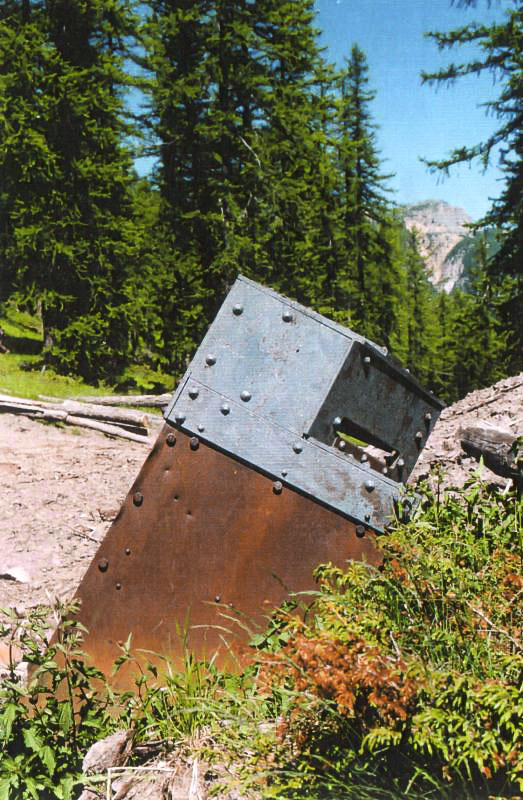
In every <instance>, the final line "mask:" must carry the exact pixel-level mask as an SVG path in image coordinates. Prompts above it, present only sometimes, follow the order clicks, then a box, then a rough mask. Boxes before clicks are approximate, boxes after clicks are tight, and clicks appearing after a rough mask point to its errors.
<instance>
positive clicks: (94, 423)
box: [0, 395, 163, 446]
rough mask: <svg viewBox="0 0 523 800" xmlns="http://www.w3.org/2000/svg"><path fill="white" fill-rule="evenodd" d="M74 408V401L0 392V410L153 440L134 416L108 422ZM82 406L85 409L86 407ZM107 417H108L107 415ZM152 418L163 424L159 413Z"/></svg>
mask: <svg viewBox="0 0 523 800" xmlns="http://www.w3.org/2000/svg"><path fill="white" fill-rule="evenodd" d="M78 405H80V404H78ZM74 408H76V405H74V406H69V409H68V408H67V407H65V404H64V403H50V404H48V405H45V404H44V403H42V402H40V401H38V400H26V399H25V398H19V397H10V396H8V395H0V412H4V413H9V414H23V415H24V416H27V417H30V418H31V419H39V420H46V421H49V422H63V423H65V424H67V425H75V426H76V427H80V428H92V429H93V430H98V431H101V432H102V433H106V434H108V435H110V436H119V437H120V438H123V439H129V440H131V441H133V442H140V443H142V444H146V445H149V446H150V445H151V444H152V443H153V441H154V437H152V436H149V435H148V432H147V428H146V427H144V426H143V424H140V425H137V424H136V423H135V421H134V420H133V421H129V420H127V421H125V422H124V421H123V420H122V419H120V420H119V421H115V424H110V422H107V421H101V420H99V419H93V418H91V417H89V416H80V415H79V414H71V413H70V412H71V410H74ZM82 410H83V411H84V412H85V410H86V409H82ZM116 410H117V411H120V412H121V411H122V410H121V409H116ZM104 413H105V414H106V417H107V416H108V414H109V412H108V410H107V408H104ZM127 413H129V412H127ZM131 413H132V412H131ZM138 415H139V412H138ZM139 416H140V415H139ZM146 416H147V417H148V418H150V417H151V415H146ZM143 417H144V415H141V419H142V420H143ZM108 418H109V420H110V417H108ZM153 419H154V423H153V425H152V426H151V427H154V428H156V427H160V426H161V425H162V424H163V421H162V419H161V417H158V422H157V421H156V418H153ZM129 428H131V430H129ZM133 429H134V430H133ZM142 431H143V432H142Z"/></svg>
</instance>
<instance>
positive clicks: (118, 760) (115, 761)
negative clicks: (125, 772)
mask: <svg viewBox="0 0 523 800" xmlns="http://www.w3.org/2000/svg"><path fill="white" fill-rule="evenodd" d="M132 738H133V733H132V731H116V733H113V734H111V736H106V737H105V739H101V740H100V741H99V742H95V744H93V745H92V746H91V747H90V748H89V750H88V751H87V753H86V754H85V757H84V760H83V762H82V771H83V773H84V775H94V774H96V773H100V772H106V770H108V769H109V767H123V765H124V764H125V762H126V761H127V758H128V757H129V753H130V752H131V747H132Z"/></svg>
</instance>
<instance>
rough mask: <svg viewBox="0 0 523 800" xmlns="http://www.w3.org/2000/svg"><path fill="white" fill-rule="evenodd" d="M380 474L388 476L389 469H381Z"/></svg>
mask: <svg viewBox="0 0 523 800" xmlns="http://www.w3.org/2000/svg"><path fill="white" fill-rule="evenodd" d="M381 472H382V474H383V475H388V474H389V469H388V467H383V469H382V470H381Z"/></svg>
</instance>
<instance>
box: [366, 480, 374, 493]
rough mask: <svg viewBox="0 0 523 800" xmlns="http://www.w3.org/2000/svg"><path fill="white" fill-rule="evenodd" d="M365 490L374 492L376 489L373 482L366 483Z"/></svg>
mask: <svg viewBox="0 0 523 800" xmlns="http://www.w3.org/2000/svg"><path fill="white" fill-rule="evenodd" d="M365 488H366V490H367V491H368V492H373V491H374V489H375V488H376V487H375V486H374V484H373V482H372V481H365Z"/></svg>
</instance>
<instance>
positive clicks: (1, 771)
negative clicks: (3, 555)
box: [0, 607, 116, 800]
mask: <svg viewBox="0 0 523 800" xmlns="http://www.w3.org/2000/svg"><path fill="white" fill-rule="evenodd" d="M73 611H74V607H57V608H56V609H55V622H56V621H59V625H58V628H57V638H56V641H55V642H54V643H53V644H52V645H49V641H48V636H47V633H48V627H49V618H48V610H46V609H41V610H35V611H32V612H30V614H29V615H28V616H22V615H21V614H19V613H17V612H16V611H14V610H3V611H2V614H3V619H4V622H3V624H2V626H1V628H0V636H1V638H2V639H3V640H4V642H5V643H6V646H7V649H8V652H9V662H10V663H9V668H8V674H7V676H6V677H5V678H3V679H2V680H1V681H0V798H1V800H26V798H34V799H35V800H51V798H57V799H58V800H68V798H72V796H73V790H74V787H75V786H77V785H78V784H80V783H81V782H82V780H81V762H82V757H83V756H84V755H85V752H86V750H87V749H88V747H89V746H90V745H91V744H92V743H93V742H94V741H96V740H97V739H100V738H102V737H103V736H105V735H106V734H107V733H108V732H110V731H111V730H113V729H114V727H115V724H116V722H115V719H114V718H113V717H111V714H110V711H111V708H112V704H113V698H112V696H111V692H110V691H109V689H108V687H107V685H106V682H105V679H104V676H103V675H102V674H101V673H100V672H99V671H97V670H95V669H93V668H92V667H89V666H88V665H87V663H86V661H85V660H84V658H83V654H82V652H81V650H80V649H79V645H80V639H81V634H82V630H81V627H80V626H79V625H78V623H76V622H75V621H74V619H73V618H72V617H70V614H71V612H73ZM20 658H23V660H24V661H25V662H28V663H29V665H30V676H29V679H28V682H27V685H25V684H24V682H23V681H22V680H21V678H20V676H19V673H18V671H17V662H18V660H19V659H20Z"/></svg>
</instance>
